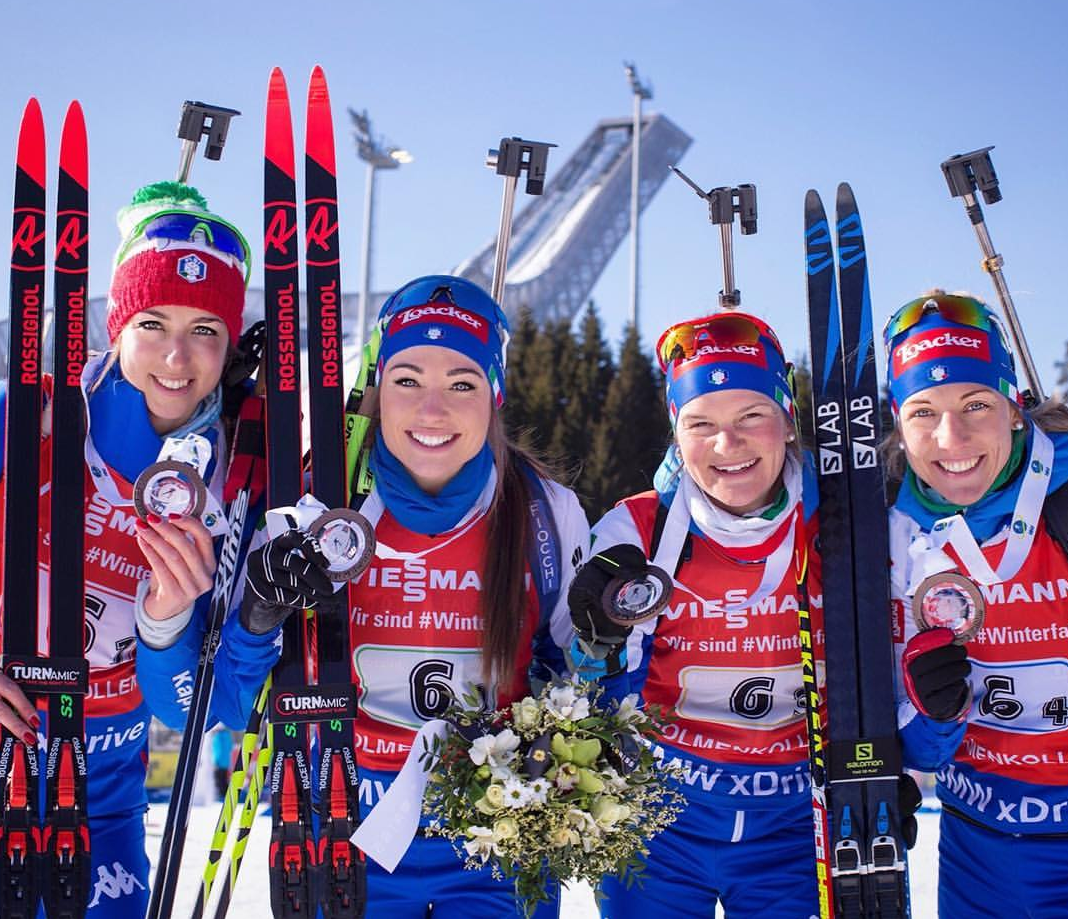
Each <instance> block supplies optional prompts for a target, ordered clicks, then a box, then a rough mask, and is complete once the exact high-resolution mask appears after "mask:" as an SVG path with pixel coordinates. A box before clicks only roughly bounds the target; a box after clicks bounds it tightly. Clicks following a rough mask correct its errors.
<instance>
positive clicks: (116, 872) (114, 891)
mask: <svg viewBox="0 0 1068 919" xmlns="http://www.w3.org/2000/svg"><path fill="white" fill-rule="evenodd" d="M135 889H140V890H144V889H145V885H144V884H142V883H141V882H140V881H139V880H138V879H137V877H136V876H135V875H132V874H130V872H129V871H127V870H126V869H125V868H124V867H123V865H122V863H121V862H112V863H111V870H110V871H109V870H108V867H107V865H98V866H97V869H96V883H95V884H94V885H93V899H92V902H91V903H90V904H89V909H92V908H93V907H94V906H96V905H97V904H98V903H99V902H100V897H101V896H105V897H107V898H108V899H110V900H117V899H119V897H128V896H130V894H132V893H133V892H134V890H135Z"/></svg>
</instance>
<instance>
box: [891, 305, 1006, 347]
mask: <svg viewBox="0 0 1068 919" xmlns="http://www.w3.org/2000/svg"><path fill="white" fill-rule="evenodd" d="M928 313H938V315H940V316H941V317H942V318H944V319H948V320H949V321H950V322H955V323H957V324H958V325H966V326H968V327H969V328H972V329H983V330H984V331H987V332H989V331H996V332H997V334H999V335H1001V338H1002V341H1004V340H1005V336H1004V333H1003V330H1002V328H1001V323H1000V322H998V319H997V317H996V316H995V315H994V314H993V313H992V312H990V309H989V308H988V307H987V306H986V304H985V303H983V302H982V301H980V300H976V299H975V298H974V297H962V296H959V295H956V294H937V295H935V296H931V297H919V298H918V299H916V300H912V301H911V302H909V303H906V304H905V305H904V306H903V307H901V309H899V310H898V311H897V312H896V313H894V315H893V316H891V317H890V318H889V319H887V320H886V325H885V326H884V327H883V340H884V341H886V342H890V341H892V340H893V339H894V338H896V337H897V336H898V335H900V334H901V333H902V332H906V331H908V330H909V329H911V328H912V327H913V326H914V325H916V324H918V323H919V322H920V321H921V320H922V319H923V317H924V316H926V315H927V314H928Z"/></svg>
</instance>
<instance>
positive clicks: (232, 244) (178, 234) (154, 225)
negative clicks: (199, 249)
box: [118, 210, 252, 283]
mask: <svg viewBox="0 0 1068 919" xmlns="http://www.w3.org/2000/svg"><path fill="white" fill-rule="evenodd" d="M142 239H149V240H157V239H164V240H171V241H172V242H180V243H181V242H195V243H200V244H201V245H205V246H210V247H211V248H212V249H216V250H218V251H219V252H222V253H224V254H226V255H229V256H232V257H233V258H235V259H237V261H238V262H240V263H241V264H242V265H244V266H245V282H246V283H248V279H249V277H250V275H251V272H252V250H251V249H250V248H249V245H248V240H246V239H245V237H244V236H243V235H242V233H241V231H240V230H239V229H237V227H235V226H234V225H233V224H230V223H227V222H226V221H225V220H220V219H219V218H218V217H208V216H207V215H205V214H198V213H195V212H190V211H184V210H183V211H163V212H162V213H157V214H153V215H152V216H151V217H148V218H146V219H145V220H143V221H141V223H139V224H138V225H137V226H136V227H134V229H133V231H132V232H131V233H130V236H129V240H128V242H127V243H126V245H125V246H124V247H123V248H122V251H120V252H119V256H118V261H119V262H121V261H122V260H123V259H124V258H125V257H126V253H127V252H128V251H129V250H130V249H131V248H133V246H134V245H136V244H137V243H138V242H140V241H141V240H142Z"/></svg>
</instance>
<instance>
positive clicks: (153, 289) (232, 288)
mask: <svg viewBox="0 0 1068 919" xmlns="http://www.w3.org/2000/svg"><path fill="white" fill-rule="evenodd" d="M118 224H119V231H120V233H121V234H122V243H121V244H120V246H119V250H118V252H117V253H116V255H115V267H114V271H113V273H112V278H111V288H110V291H109V292H108V314H107V327H108V338H109V339H110V340H111V341H112V342H114V341H115V339H116V338H117V337H118V335H119V332H121V331H122V329H123V326H125V325H126V323H127V322H128V321H129V320H130V317H131V316H133V315H135V314H136V313H139V312H141V311H142V310H145V309H148V308H150V307H152V306H158V305H168V306H188V307H192V308H194V309H199V310H203V311H204V312H205V313H210V314H212V315H213V316H218V317H219V318H220V319H221V320H222V321H223V322H224V323H225V324H226V330H227V332H228V333H229V335H230V342H231V344H236V343H237V339H238V338H239V336H240V335H241V315H242V311H243V309H244V305H245V285H246V284H247V282H248V276H249V271H250V262H251V258H250V253H249V247H248V243H247V241H246V240H245V238H244V237H243V236H242V235H241V232H240V231H239V230H238V229H237V228H236V227H235V226H233V224H231V223H228V222H227V221H226V220H223V219H222V218H221V217H219V216H218V215H216V214H213V213H212V212H211V211H209V210H208V202H207V201H206V200H205V199H204V196H203V195H201V194H200V192H198V191H197V190H196V189H195V188H193V187H191V186H189V185H183V184H181V183H178V182H157V183H155V184H153V185H146V186H145V187H144V188H141V189H139V190H138V191H137V193H136V194H135V195H134V197H133V201H132V202H131V203H130V204H129V205H128V206H126V207H124V208H123V209H122V210H121V211H119V215H118Z"/></svg>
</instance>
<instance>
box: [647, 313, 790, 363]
mask: <svg viewBox="0 0 1068 919" xmlns="http://www.w3.org/2000/svg"><path fill="white" fill-rule="evenodd" d="M761 337H763V338H767V339H768V340H770V341H771V343H772V344H773V345H774V346H775V349H776V350H777V351H778V352H779V354H780V355H782V345H780V344H779V339H778V338H777V337H776V335H775V333H774V332H773V331H772V329H771V326H769V325H768V324H767V323H766V322H763V321H762V320H760V319H757V318H756V317H755V316H750V315H749V314H748V313H717V314H715V315H714V316H706V317H704V318H702V319H688V320H687V321H685V322H680V323H677V324H676V325H673V326H671V327H670V328H669V329H667V330H666V331H665V332H664V334H663V335H661V336H660V340H659V341H658V342H657V343H656V357H657V360H658V361H659V362H660V369H661V370H663V371H664V372H665V373H666V372H667V369H668V367H669V366H670V365H671V364H676V363H678V362H679V361H684V360H688V359H689V358H691V357H693V356H694V355H696V354H697V352H698V351H699V350H700V349H701V347H703V346H706V345H716V346H718V347H720V348H733V347H735V346H736V345H755V344H757V343H758V342H759V341H760V339H761Z"/></svg>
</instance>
